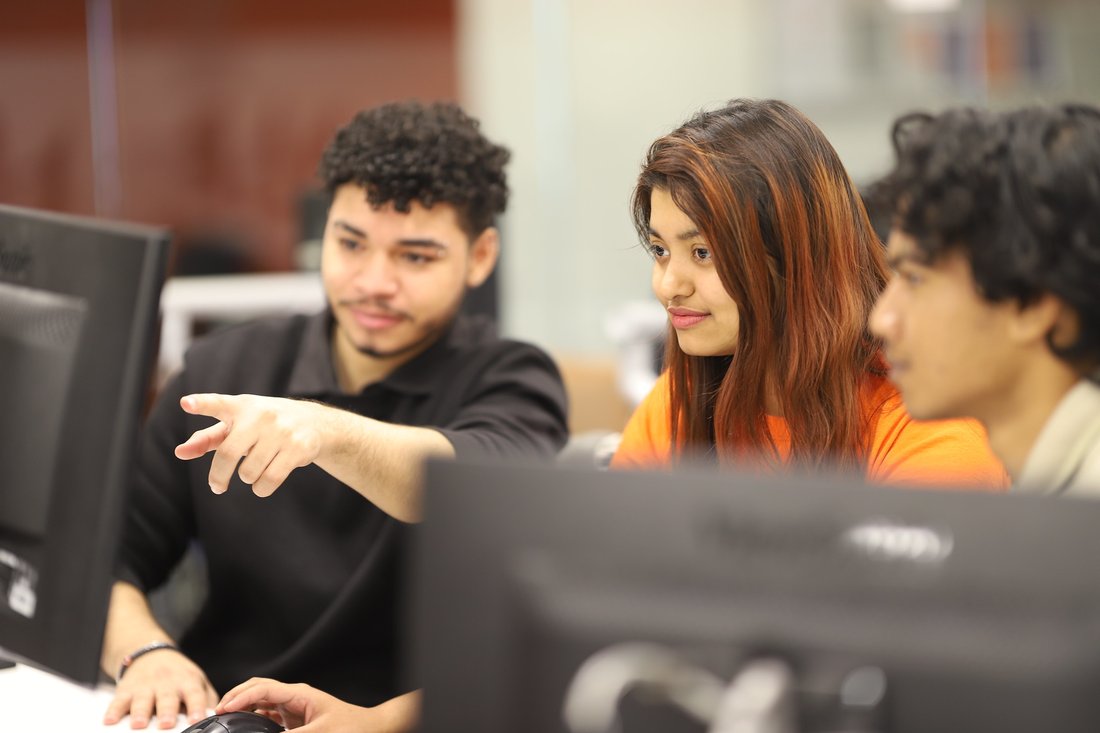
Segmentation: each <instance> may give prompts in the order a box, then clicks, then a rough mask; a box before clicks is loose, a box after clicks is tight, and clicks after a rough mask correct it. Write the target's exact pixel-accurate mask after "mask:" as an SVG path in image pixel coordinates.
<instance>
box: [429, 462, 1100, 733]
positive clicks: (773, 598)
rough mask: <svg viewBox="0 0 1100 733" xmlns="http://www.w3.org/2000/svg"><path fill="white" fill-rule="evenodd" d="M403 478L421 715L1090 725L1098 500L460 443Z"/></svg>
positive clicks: (1094, 724) (720, 724) (546, 722)
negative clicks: (516, 455)
mask: <svg viewBox="0 0 1100 733" xmlns="http://www.w3.org/2000/svg"><path fill="white" fill-rule="evenodd" d="M426 490H427V494H426V499H425V501H426V504H425V512H426V513H425V521H424V523H423V525H422V526H421V527H420V528H419V530H418V532H419V533H420V536H419V538H418V542H417V545H416V548H415V549H416V551H415V553H414V563H413V568H412V570H413V576H414V578H413V579H414V582H413V586H414V591H413V598H412V607H413V609H414V614H413V618H414V628H413V633H412V638H411V642H410V657H411V660H412V663H413V677H414V681H415V683H416V684H419V685H422V686H423V688H424V708H423V717H422V725H421V728H420V730H421V731H422V733H442V732H443V731H451V730H457V729H461V730H476V731H479V732H480V733H506V732H508V733H511V732H513V731H525V733H550V732H554V733H558V732H560V731H582V730H583V731H586V733H590V732H592V731H603V730H615V731H618V732H620V733H639V732H644V733H654V732H655V731H669V732H675V731H721V730H738V731H771V732H773V733H788V732H789V733H794V732H796V731H797V732H798V733H821V732H824V731H832V732H834V733H835V732H836V731H847V732H849V733H852V732H854V731H880V732H882V733H964V732H965V733H972V732H973V731H998V733H1024V732H1033V731H1038V730H1049V731H1055V730H1056V731H1059V732H1060V733H1071V732H1072V733H1078V732H1084V731H1095V730H1100V695H1098V694H1097V692H1096V691H1097V690H1100V573H1098V572H1097V571H1096V570H1095V568H1094V565H1093V563H1094V562H1095V558H1097V557H1100V502H1097V503H1094V502H1089V501H1082V500H1072V499H1060V500H1053V499H1043V498H1035V497H1025V496H1012V495H1009V496H1005V495H1000V496H992V495H983V494H978V493H966V492H949V491H928V490H926V491H916V490H902V489H892V488H881V487H867V486H859V485H854V484H853V482H851V481H848V480H845V479H843V478H816V479H814V478H801V479H796V478H787V479H776V478H772V479H764V478H759V477H749V476H743V475H737V474H731V473H728V472H722V473H720V472H698V473H694V472H678V473H661V472H654V473H644V472H599V471H594V470H582V469H574V468H563V467H546V466H508V465H479V464H471V463H461V462H459V463H444V462H438V463H432V464H431V465H430V466H429V468H428V473H427V489H426ZM566 711H568V712H566ZM567 719H568V721H569V723H568V725H567V722H566V720H567ZM731 721H736V722H731ZM737 725H740V727H736V726H737ZM769 726H770V727H769Z"/></svg>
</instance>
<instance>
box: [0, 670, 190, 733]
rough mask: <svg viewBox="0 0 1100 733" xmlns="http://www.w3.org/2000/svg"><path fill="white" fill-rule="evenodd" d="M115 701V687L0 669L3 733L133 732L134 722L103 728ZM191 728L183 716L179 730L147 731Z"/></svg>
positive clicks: (172, 732)
mask: <svg viewBox="0 0 1100 733" xmlns="http://www.w3.org/2000/svg"><path fill="white" fill-rule="evenodd" d="M110 701H111V688H110V687H107V686H102V687H99V688H97V689H94V690H92V689H89V688H87V687H81V686H80V685H77V684H73V683H72V682H69V681H68V680H64V679H62V678H60V677H55V676H54V675H51V674H48V673H46V672H42V671H40V670H37V669H34V668H32V667H26V666H24V665H21V664H17V665H16V666H15V667H12V668H10V669H0V730H3V731H43V733H46V732H47V731H48V732H49V733H53V731H58V732H59V733H60V731H65V732H66V733H108V732H110V733H130V721H129V719H128V718H123V719H122V722H120V723H119V724H117V725H103V723H102V722H101V721H102V720H103V713H104V712H105V711H106V710H107V704H108V703H110ZM186 727H187V722H186V720H185V719H184V718H183V716H180V719H179V724H178V725H176V727H175V728H165V729H161V728H157V727H156V723H155V722H154V724H153V725H151V726H150V727H149V728H146V729H145V730H146V731H160V732H161V733H179V732H180V731H182V730H183V729H184V728H186Z"/></svg>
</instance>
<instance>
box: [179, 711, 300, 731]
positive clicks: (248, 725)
mask: <svg viewBox="0 0 1100 733" xmlns="http://www.w3.org/2000/svg"><path fill="white" fill-rule="evenodd" d="M282 730H285V729H284V728H283V726H281V725H279V724H278V723H276V722H275V721H274V720H272V719H271V718H265V717H264V716H262V715H258V714H257V713H222V714H221V715H211V716H210V717H209V718H206V719H205V720H200V721H199V722H197V723H195V724H194V725H192V726H191V727H190V728H186V729H184V731H183V733H280V731H282Z"/></svg>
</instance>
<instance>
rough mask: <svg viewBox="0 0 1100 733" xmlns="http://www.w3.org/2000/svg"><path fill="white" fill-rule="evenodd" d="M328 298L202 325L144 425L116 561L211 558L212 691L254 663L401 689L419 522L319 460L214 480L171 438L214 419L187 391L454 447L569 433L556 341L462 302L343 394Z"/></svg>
mask: <svg viewBox="0 0 1100 733" xmlns="http://www.w3.org/2000/svg"><path fill="white" fill-rule="evenodd" d="M331 326H332V317H331V314H329V313H327V312H326V313H320V314H317V315H315V316H310V317H307V316H296V317H291V318H284V319H270V320H262V321H257V322H253V323H249V324H245V325H240V326H234V327H231V328H229V329H226V330H224V331H221V332H219V333H216V334H214V335H211V336H209V337H206V338H203V339H200V340H198V341H196V342H195V344H194V345H193V346H192V348H191V349H190V350H189V352H188V354H187V357H186V359H185V362H184V368H183V370H182V371H181V373H180V374H179V375H177V376H176V377H175V378H174V379H173V380H171V381H170V382H169V384H168V385H166V387H165V388H164V390H163V391H162V392H161V394H160V395H159V396H158V399H157V401H156V403H155V405H154V407H153V410H152V411H151V413H150V415H149V418H148V420H147V423H146V426H145V429H144V431H143V433H142V438H141V443H140V448H139V451H138V458H137V464H136V466H135V471H134V478H133V485H132V487H131V499H130V504H129V509H128V516H127V521H126V527H125V531H124V536H123V539H122V547H121V550H120V561H119V571H118V577H119V578H121V579H123V580H126V581H128V582H131V583H133V584H135V585H136V586H138V587H139V588H141V589H143V590H146V591H148V590H151V589H153V588H156V587H157V586H159V585H160V584H162V583H163V582H164V580H165V579H166V578H167V576H168V574H169V573H170V571H171V569H172V568H173V567H174V566H175V564H176V563H177V562H178V561H179V559H180V557H181V556H182V554H183V552H184V551H185V550H186V549H187V547H188V545H189V543H190V542H191V541H192V539H197V540H198V541H199V543H200V544H201V547H202V549H203V552H204V554H205V557H206V559H207V565H208V572H209V595H208V597H207V599H206V601H205V604H204V605H203V607H202V609H201V611H200V613H199V615H198V618H197V620H196V621H195V623H194V624H193V625H192V627H191V628H190V629H189V630H188V631H187V632H186V633H185V634H184V635H183V637H182V639H180V644H181V646H182V648H183V650H184V652H185V653H186V654H188V655H189V656H190V657H191V658H192V659H194V660H195V662H196V663H197V664H199V665H200V666H201V667H202V668H203V670H204V671H205V672H206V673H207V675H208V676H209V677H210V680H211V682H213V684H214V687H215V689H216V690H217V691H218V693H219V694H220V693H224V692H226V691H227V690H229V689H230V688H231V687H233V686H234V685H237V684H239V683H240V682H242V681H244V680H245V679H247V678H249V677H252V676H264V677H273V678H276V679H280V680H284V681H287V682H306V683H308V684H311V685H313V686H315V687H318V688H320V689H322V690H325V691H327V692H329V693H332V694H334V695H337V696H338V697H341V698H343V699H345V700H347V701H349V702H354V703H357V704H361V705H375V704H377V703H379V702H382V701H384V700H387V699H389V698H391V697H393V696H395V695H397V694H400V693H401V692H405V691H406V690H405V689H402V684H401V682H402V681H401V680H400V679H399V670H398V662H399V659H398V653H399V651H400V647H401V645H402V643H403V641H404V639H403V634H404V629H403V622H404V620H405V618H406V614H405V613H404V612H403V610H402V609H401V607H400V606H401V601H402V599H403V598H404V595H405V590H404V588H403V583H404V578H403V572H402V571H403V567H404V564H405V557H404V555H405V552H406V545H407V542H408V536H409V533H410V532H411V531H412V530H411V527H410V526H409V525H405V524H403V523H401V522H399V521H397V520H395V519H393V518H392V517H390V516H388V515H387V514H385V513H384V512H382V511H381V510H379V509H378V508H377V507H375V506H374V505H373V504H371V503H370V502H369V501H367V500H366V499H364V498H363V497H362V496H361V495H360V494H358V493H356V492H355V491H353V490H352V489H350V488H348V487H347V486H346V485H344V484H342V483H340V482H339V481H337V480H336V479H335V478H333V477H332V476H330V475H329V474H327V473H325V472H324V471H322V470H321V469H319V468H317V467H316V466H313V465H311V466H307V467H305V468H299V469H297V470H295V471H294V472H293V473H291V475H290V477H289V478H288V479H287V480H286V482H285V483H284V484H283V485H282V487H280V488H279V490H278V491H276V492H275V494H274V495H272V496H271V497H269V498H266V499H260V498H258V497H256V496H255V495H253V494H252V492H251V490H250V489H249V487H248V486H246V485H244V484H243V483H242V482H241V481H240V479H239V478H238V477H237V476H235V475H234V477H233V481H232V482H231V483H230V486H229V491H227V492H226V493H225V494H222V495H216V494H213V493H212V492H211V491H210V489H209V485H208V479H207V474H208V472H209V470H210V461H211V458H212V455H211V454H207V455H206V456H204V457H203V458H200V459H196V460H193V461H180V460H178V459H176V458H175V456H174V453H173V451H174V449H175V446H176V445H178V444H179V443H181V442H183V441H184V440H186V439H187V437H188V436H190V435H191V433H193V432H194V431H195V430H198V429H200V428H203V427H206V426H207V425H210V424H212V422H213V420H212V419H210V418H205V417H197V416H192V415H188V414H186V413H184V412H183V410H182V409H180V407H179V399H180V397H181V396H183V395H185V394H191V393H194V392H219V393H223V394H259V395H272V396H284V397H300V398H308V399H314V400H318V401H322V402H325V403H328V404H332V405H336V406H338V407H341V408H344V409H347V410H351V411H353V412H356V413H359V414H361V415H365V416H368V417H372V418H375V419H378V420H383V421H385V422H390V423H397V424H402V425H416V426H430V427H435V428H437V429H438V430H439V431H440V432H441V433H442V434H443V435H445V436H446V437H447V439H448V440H450V441H451V443H452V444H453V445H454V447H455V451H456V453H457V454H458V455H459V456H460V457H473V456H481V457H499V458H509V457H518V456H525V455H538V456H545V457H550V456H553V455H554V454H555V453H556V451H557V450H558V449H559V448H561V446H562V445H563V444H564V443H565V440H566V437H567V427H566V398H565V391H564V387H563V385H562V382H561V377H560V375H559V373H558V371H557V368H556V367H555V366H554V364H553V362H552V361H551V360H550V358H549V357H548V356H547V355H546V354H545V353H544V352H542V351H541V350H539V349H537V348H536V347H534V346H531V345H529V344H524V343H520V342H516V341H508V340H502V339H499V338H497V337H496V335H495V330H494V328H493V327H492V325H491V324H490V323H489V322H488V321H486V320H479V319H476V318H469V317H465V316H460V317H459V319H458V320H457V321H456V322H455V323H454V324H452V327H451V328H450V329H449V330H448V331H447V332H446V333H445V334H443V335H442V336H441V337H440V339H439V340H438V341H436V342H435V343H434V344H432V345H431V346H430V347H428V349H426V350H425V351H424V352H423V353H421V354H420V355H418V356H416V357H415V358H413V359H412V360H410V361H409V362H407V363H406V364H404V365H402V366H401V367H400V368H398V369H397V370H396V371H394V373H393V374H391V375H390V376H389V377H387V378H386V379H385V380H383V381H382V382H378V383H375V384H372V385H369V386H367V387H366V388H365V389H364V390H363V391H362V392H361V393H359V394H356V395H346V394H343V393H342V392H341V391H340V389H339V387H338V385H337V381H336V375H335V370H334V368H333V364H332V356H331V353H332V352H331V342H330V334H331V330H332V329H331Z"/></svg>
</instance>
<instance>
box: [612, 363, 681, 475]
mask: <svg viewBox="0 0 1100 733" xmlns="http://www.w3.org/2000/svg"><path fill="white" fill-rule="evenodd" d="M671 455H672V414H671V408H670V407H669V380H668V373H667V372H663V373H662V374H661V376H660V377H658V378H657V382H656V383H655V384H654V385H653V389H651V390H650V391H649V394H647V395H646V396H645V398H643V399H642V401H641V403H640V404H639V405H638V407H637V408H635V410H634V412H633V414H632V415H631V416H630V420H629V421H628V422H627V424H626V427H625V428H623V434H622V439H621V440H620V441H619V447H618V449H617V450H616V451H615V455H614V456H613V457H612V460H611V466H612V467H613V468H654V467H659V466H664V465H667V464H668V462H669V460H670V456H671Z"/></svg>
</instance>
